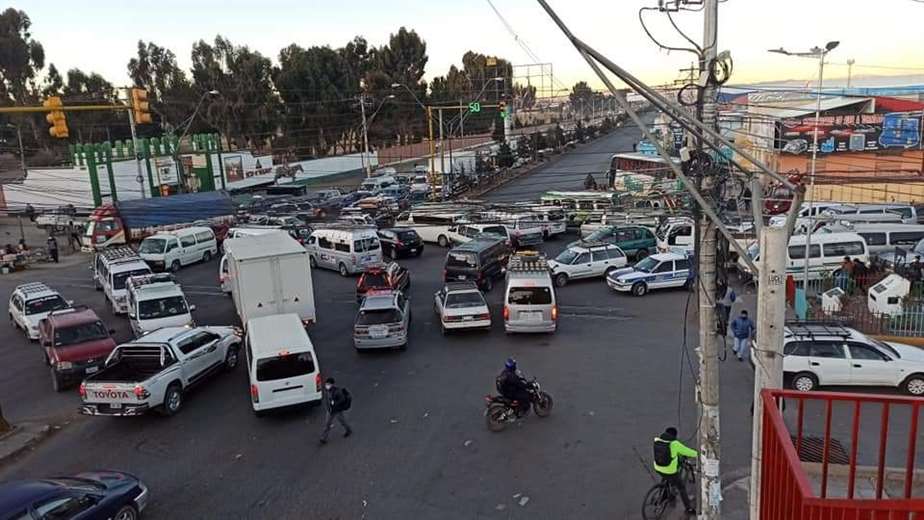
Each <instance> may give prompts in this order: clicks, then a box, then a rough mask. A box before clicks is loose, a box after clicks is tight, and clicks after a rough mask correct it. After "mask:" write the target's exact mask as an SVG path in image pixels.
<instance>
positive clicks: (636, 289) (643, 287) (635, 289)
mask: <svg viewBox="0 0 924 520" xmlns="http://www.w3.org/2000/svg"><path fill="white" fill-rule="evenodd" d="M647 292H648V284H646V283H645V282H635V283H634V284H633V285H632V294H633V295H635V296H645V294H646V293H647Z"/></svg>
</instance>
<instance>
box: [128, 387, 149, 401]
mask: <svg viewBox="0 0 924 520" xmlns="http://www.w3.org/2000/svg"><path fill="white" fill-rule="evenodd" d="M132 392H133V393H134V394H135V397H137V398H138V400H139V401H140V400H142V399H147V398H148V397H150V396H151V392H148V391H147V390H146V389H145V388H144V387H143V386H141V385H135V388H134V389H133V390H132Z"/></svg>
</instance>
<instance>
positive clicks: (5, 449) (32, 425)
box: [0, 422, 52, 464]
mask: <svg viewBox="0 0 924 520" xmlns="http://www.w3.org/2000/svg"><path fill="white" fill-rule="evenodd" d="M51 432H52V427H51V425H49V424H44V423H39V422H24V423H20V424H18V425H15V426H13V429H12V430H10V431H9V432H7V433H4V434H2V435H0V464H2V463H4V462H6V461H7V460H9V459H11V458H13V457H15V456H17V455H19V454H20V453H22V452H23V451H25V450H27V449H29V448H31V447H32V446H34V445H35V444H37V443H38V442H40V441H41V440H42V439H44V438H45V437H47V436H48V435H49V434H50V433H51Z"/></svg>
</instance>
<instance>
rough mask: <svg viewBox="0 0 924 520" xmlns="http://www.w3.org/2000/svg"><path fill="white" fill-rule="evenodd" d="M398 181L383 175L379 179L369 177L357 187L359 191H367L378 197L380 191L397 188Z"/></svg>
mask: <svg viewBox="0 0 924 520" xmlns="http://www.w3.org/2000/svg"><path fill="white" fill-rule="evenodd" d="M397 185H398V180H397V179H395V178H394V177H392V176H391V175H383V176H381V177H370V178H368V179H366V180H364V181H363V182H362V184H360V185H359V190H360V191H369V192H372V193H373V194H375V195H378V194H379V193H380V192H381V191H382V190H384V189H385V188H387V187H389V186H397Z"/></svg>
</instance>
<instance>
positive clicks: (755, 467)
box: [748, 226, 789, 518]
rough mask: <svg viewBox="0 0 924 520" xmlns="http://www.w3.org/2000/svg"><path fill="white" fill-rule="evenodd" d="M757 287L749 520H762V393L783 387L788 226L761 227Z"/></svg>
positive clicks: (753, 354) (752, 354) (753, 353)
mask: <svg viewBox="0 0 924 520" xmlns="http://www.w3.org/2000/svg"><path fill="white" fill-rule="evenodd" d="M761 228H762V231H761V234H760V266H759V269H758V285H757V343H756V345H757V348H754V349H752V351H751V356H753V359H754V401H753V402H754V413H753V419H752V424H753V426H752V427H753V430H752V431H753V435H752V439H751V485H750V497H749V500H748V503H749V504H750V510H751V513H750V518H760V473H761V463H762V458H763V457H762V449H763V425H764V409H763V401H762V400H761V399H760V392H761V390H763V389H764V388H782V387H783V327H784V325H785V323H786V247H787V245H788V244H789V229H788V226H783V227H773V226H761Z"/></svg>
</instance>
